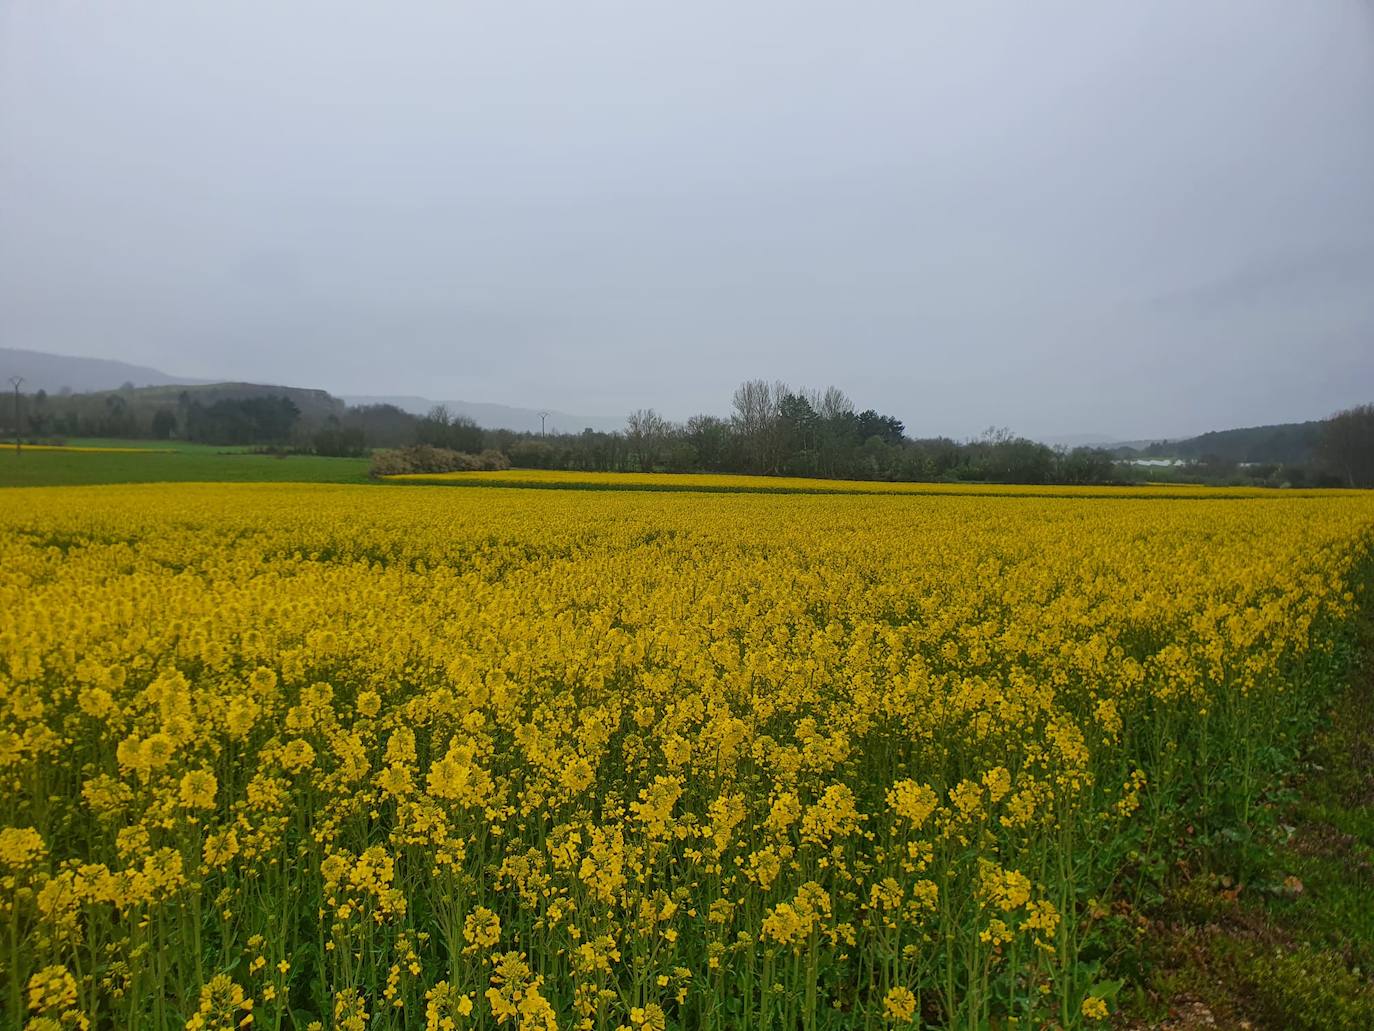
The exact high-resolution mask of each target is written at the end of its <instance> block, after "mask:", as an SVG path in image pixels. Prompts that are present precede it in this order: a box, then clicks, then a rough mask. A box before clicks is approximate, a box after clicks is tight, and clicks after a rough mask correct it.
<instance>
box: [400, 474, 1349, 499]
mask: <svg viewBox="0 0 1374 1031" xmlns="http://www.w3.org/2000/svg"><path fill="white" fill-rule="evenodd" d="M383 479H386V480H389V481H394V482H398V483H428V484H446V485H449V486H464V487H549V488H556V489H567V488H578V489H582V490H659V491H673V490H680V491H696V492H708V493H722V494H732V493H737V492H744V493H760V494H940V495H964V494H968V495H979V496H984V497H1082V498H1142V497H1148V498H1166V497H1178V498H1261V497H1267V498H1273V497H1334V496H1338V495H1341V494H1355V495H1358V492H1356V491H1345V490H1326V489H1313V488H1308V489H1301V490H1284V491H1282V492H1281V493H1280V492H1277V491H1275V490H1274V489H1273V488H1271V487H1214V486H1205V485H1202V484H1192V483H1172V484H1150V485H1146V486H1135V485H1129V484H1127V485H1122V486H1110V487H1104V486H1075V485H1071V484H1053V483H1051V484H1006V483H973V482H970V483H955V482H946V481H940V482H931V483H924V482H910V481H905V480H902V481H886V480H830V479H824V480H823V479H810V478H807V477H801V476H750V475H744V474H740V473H622V472H604V473H598V472H587V471H585V470H564V469H503V470H500V471H495V472H455V473H399V474H394V475H391V476H385V477H383Z"/></svg>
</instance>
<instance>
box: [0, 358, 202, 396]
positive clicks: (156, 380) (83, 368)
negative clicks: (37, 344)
mask: <svg viewBox="0 0 1374 1031" xmlns="http://www.w3.org/2000/svg"><path fill="white" fill-rule="evenodd" d="M11 376H22V377H23V378H24V383H23V386H22V387H21V389H22V390H23V391H24V392H25V393H29V394H32V393H37V392H38V391H40V390H43V391H46V392H47V393H49V394H56V393H58V392H60V391H62V390H64V389H65V390H69V391H72V392H74V393H78V394H79V393H86V392H89V391H95V390H118V389H119V388H120V387H121V386H123V385H124V384H125V383H132V384H133V385H134V386H136V387H161V386H179V385H184V384H195V383H209V382H210V381H209V380H204V379H191V378H190V377H187V376H169V375H168V374H167V373H165V372H160V371H159V370H157V369H150V368H148V367H147V366H146V365H131V364H129V363H128V362H120V361H114V360H112V359H109V358H78V357H76V356H73V355H65V354H47V353H45V352H43V351H26V350H22V349H20V348H17V347H0V380H3V381H4V382H3V383H0V385H6V386H7V385H8V380H9V378H10V377H11Z"/></svg>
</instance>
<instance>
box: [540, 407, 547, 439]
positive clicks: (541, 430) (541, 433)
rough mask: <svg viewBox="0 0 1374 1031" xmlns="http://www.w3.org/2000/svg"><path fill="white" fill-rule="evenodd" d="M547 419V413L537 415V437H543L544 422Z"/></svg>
mask: <svg viewBox="0 0 1374 1031" xmlns="http://www.w3.org/2000/svg"><path fill="white" fill-rule="evenodd" d="M548 417H549V413H548V412H540V413H539V436H540V437H541V438H542V437H543V436H544V420H545V419H547V418H548Z"/></svg>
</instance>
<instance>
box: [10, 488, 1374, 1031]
mask: <svg viewBox="0 0 1374 1031" xmlns="http://www.w3.org/2000/svg"><path fill="white" fill-rule="evenodd" d="M1371 546H1374V498H1372V497H1369V496H1355V495H1331V496H1312V497H1295V496H1276V495H1269V496H1266V497H1262V498H1254V499H1247V498H1228V499H1225V500H1203V499H1197V500H1189V499H1176V498H1175V499H1165V498H1148V497H1147V498H1107V497H1096V498H1053V497H1015V496H1007V497H998V498H984V497H960V496H955V497H941V496H923V495H900V496H891V497H887V496H843V495H840V496H833V495H832V496H822V495H812V494H797V495H788V496H768V495H761V494H750V493H735V494H726V493H649V492H642V491H641V492H615V491H596V492H590V491H553V490H541V491H532V490H515V489H499V488H478V489H470V490H453V489H448V488H439V487H432V488H431V487H406V488H401V487H333V486H320V485H312V486H307V485H278V484H273V485H185V484H182V485H150V486H137V487H102V488H55V489H34V490H19V489H15V490H9V491H5V492H3V493H2V494H0V777H3V790H0V807H3V811H2V812H0V922H3V931H0V993H3V996H2V997H0V1006H3V1011H2V1012H3V1026H5V1027H16V1028H18V1027H24V1026H27V1027H28V1028H31V1029H34V1031H40V1029H41V1031H55V1029H59V1028H94V1029H103V1028H119V1029H147V1028H152V1029H157V1031H163V1029H171V1028H188V1029H210V1028H232V1027H254V1028H263V1027H266V1028H273V1029H280V1028H306V1027H315V1028H336V1029H351V1031H361V1029H364V1028H369V1029H372V1028H376V1029H382V1028H386V1029H400V1028H417V1029H418V1028H424V1029H431V1031H434V1029H461V1028H496V1027H502V1028H509V1029H515V1028H519V1029H526V1031H534V1029H539V1031H550V1029H553V1028H573V1027H585V1028H596V1029H617V1028H628V1029H634V1031H640V1029H651V1031H664V1029H665V1028H678V1029H696V1028H777V1029H793V1028H806V1029H814V1028H876V1027H883V1026H889V1027H890V1026H903V1027H907V1026H913V1025H915V1026H920V1025H922V1024H924V1023H930V1024H935V1025H938V1026H949V1027H961V1028H962V1027H989V1026H995V1027H1011V1026H1019V1027H1023V1028H1028V1027H1045V1026H1058V1027H1080V1026H1092V1025H1095V1024H1099V1023H1100V1022H1101V1021H1102V1020H1103V1019H1104V1018H1106V1017H1107V1016H1108V1014H1109V1011H1110V1009H1111V1008H1112V1006H1113V1000H1112V993H1113V990H1114V988H1115V985H1114V983H1112V982H1110V981H1108V980H1107V979H1106V976H1105V975H1104V974H1103V972H1102V970H1101V968H1100V966H1099V957H1100V955H1101V951H1102V950H1101V948H1100V945H1101V941H1102V937H1101V936H1102V934H1103V933H1104V930H1103V929H1104V927H1105V926H1106V925H1107V924H1108V923H1109V922H1110V921H1109V916H1110V914H1111V913H1112V912H1113V910H1114V906H1115V905H1116V904H1117V903H1127V902H1130V901H1131V900H1132V899H1133V898H1134V893H1135V892H1137V891H1138V890H1139V888H1140V885H1141V884H1142V883H1143V882H1145V881H1146V880H1148V878H1149V876H1151V870H1152V869H1153V868H1154V865H1156V864H1159V863H1162V862H1164V861H1165V859H1167V850H1168V848H1170V847H1171V846H1170V842H1171V841H1172V837H1171V835H1173V834H1174V833H1175V832H1176V831H1177V829H1178V825H1179V823H1180V822H1181V821H1183V820H1185V819H1186V820H1188V821H1195V822H1196V823H1197V825H1199V826H1201V825H1204V824H1205V823H1206V822H1207V821H1209V820H1215V821H1243V820H1244V818H1245V815H1246V810H1247V807H1249V806H1251V805H1252V804H1253V803H1254V802H1255V799H1256V794H1257V791H1258V790H1259V787H1260V786H1261V784H1262V782H1263V780H1264V777H1265V775H1266V772H1267V771H1270V770H1272V769H1273V768H1274V766H1275V764H1277V763H1280V762H1281V760H1282V757H1283V755H1284V754H1286V752H1287V751H1288V750H1289V749H1291V747H1292V745H1293V741H1294V739H1295V736H1296V735H1297V734H1298V732H1299V731H1300V730H1301V729H1302V728H1304V727H1307V726H1310V725H1311V724H1312V721H1313V719H1314V718H1315V716H1316V714H1317V713H1319V712H1320V709H1321V706H1322V704H1323V702H1324V700H1325V699H1326V698H1327V697H1329V694H1330V692H1331V690H1332V688H1333V686H1334V684H1335V682H1336V680H1337V678H1338V677H1339V676H1340V675H1341V670H1342V665H1343V662H1344V661H1345V657H1346V656H1345V652H1346V650H1347V648H1348V632H1347V631H1348V626H1349V623H1350V620H1351V616H1352V614H1353V612H1354V609H1355V606H1356V605H1357V604H1359V602H1360V601H1361V597H1360V590H1361V584H1362V580H1363V579H1364V578H1365V577H1366V575H1367V572H1368V568H1369V563H1368V560H1369V557H1370V550H1371ZM1112 919H1115V918H1114V917H1113V918H1112ZM1009 1018H1016V1019H1017V1020H1018V1021H1019V1023H1017V1024H1016V1025H1012V1024H1010V1023H1008V1019H1009Z"/></svg>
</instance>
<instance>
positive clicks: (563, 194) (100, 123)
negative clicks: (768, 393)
mask: <svg viewBox="0 0 1374 1031" xmlns="http://www.w3.org/2000/svg"><path fill="white" fill-rule="evenodd" d="M1372 28H1374V21H1372V20H1371V7H1370V4H1369V3H1367V2H1365V0H1331V2H1330V3H1325V4H1297V5H1295V4H1292V3H1289V2H1287V0H1223V2H1218V3H1212V4H1205V5H1199V4H1196V3H1192V2H1190V0H1159V2H1153V3H1149V4H1131V5H1116V4H1113V5H1103V4H1098V3H1091V2H1088V0H1077V2H1069V0H1042V2H1038V3H1036V4H1020V3H1013V2H1010V0H1007V2H999V3H981V2H973V3H958V4H952V3H951V4H907V3H896V2H876V0H875V2H860V3H856V4H844V5H838V4H831V3H820V2H815V3H812V2H798V0H786V2H784V0H759V2H756V3H750V4H743V5H741V4H731V3H726V2H724V0H700V2H698V3H692V4H669V3H642V2H638V0H586V2H585V3H579V4H577V5H565V4H556V3H545V2H532V0H531V2H526V0H510V2H506V3H500V4H495V3H475V2H467V3H452V2H448V0H444V2H439V0H433V2H423V0H417V2H414V3H409V4H404V5H378V4H373V3H368V2H363V0H328V2H324V0H319V2H300V3H293V4H289V5H279V4H269V3H267V2H265V0H257V2H249V0H245V2H242V3H235V4H219V5H187V4H181V3H176V2H173V0H131V2H128V3H122V4H119V5H93V4H86V3H79V2H76V0H45V2H44V3H41V4H39V3H28V4H24V3H13V4H6V5H0V344H3V345H8V346H13V347H30V348H37V349H49V350H54V351H62V352H67V353H78V354H89V355H93V356H99V357H107V358H122V359H125V360H129V361H134V362H139V363H142V364H147V365H154V366H161V367H165V368H168V369H173V370H176V371H178V372H182V373H184V374H188V375H196V376H217V377H226V378H231V377H232V378H251V379H275V380H281V381H285V382H290V383H296V384H311V385H319V386H323V387H325V388H327V389H331V390H333V391H336V392H338V393H346V394H431V395H435V396H450V397H464V398H470V399H472V400H482V401H491V402H504V403H508V404H517V405H523V406H527V407H541V406H546V407H552V408H558V409H561V410H566V411H578V412H589V413H598V412H600V413H605V414H610V415H614V414H617V413H620V412H624V411H628V410H629V409H631V408H636V407H640V406H644V405H653V406H655V407H657V408H659V409H660V410H663V411H665V412H667V413H668V414H670V415H672V416H674V417H684V416H686V415H688V414H690V413H691V412H693V411H697V410H715V411H721V410H722V409H723V408H724V407H725V406H726V404H727V398H728V396H729V392H730V390H731V389H732V387H733V385H734V384H735V383H736V382H738V381H739V380H740V379H742V378H745V377H751V376H758V375H763V376H768V377H770V378H772V377H781V378H784V379H787V380H789V381H791V382H794V383H802V384H810V385H824V384H826V383H832V382H833V383H836V384H838V385H841V386H843V387H844V388H845V389H847V390H848V391H849V392H850V393H851V394H852V395H853V396H854V397H855V398H856V399H857V400H858V401H859V402H860V403H862V404H865V405H873V406H874V407H878V408H880V409H884V410H887V411H891V412H893V413H894V414H896V415H898V416H899V417H900V418H903V419H904V420H905V421H906V422H907V424H908V426H909V427H910V428H911V430H912V431H913V432H919V433H936V432H944V433H950V434H955V435H964V434H971V433H975V432H977V431H979V430H980V429H982V428H983V427H985V426H987V425H988V424H990V423H996V424H999V425H1010V426H1012V427H1013V428H1015V429H1017V430H1019V431H1022V432H1026V433H1033V434H1043V435H1068V434H1075V433H1103V434H1111V435H1117V436H1121V437H1141V436H1151V435H1164V434H1170V435H1172V434H1177V433H1185V432H1195V431H1200V430H1205V429H1210V428H1215V427H1219V426H1226V425H1238V424H1246V423H1258V422H1273V421H1279V420H1283V419H1301V418H1310V417H1313V416H1317V415H1322V414H1325V413H1326V412H1328V411H1330V410H1332V409H1334V408H1337V407H1340V406H1342V405H1345V404H1351V403H1355V402H1357V401H1365V400H1369V399H1370V398H1371V396H1374V363H1371V362H1369V361H1368V355H1369V353H1370V352H1371V351H1374V301H1371V298H1374V291H1371V290H1369V289H1368V286H1369V284H1370V278H1371V272H1372V271H1374V270H1371V268H1370V265H1371V254H1374V189H1371V188H1370V183H1374V31H1371V29H1372Z"/></svg>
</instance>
